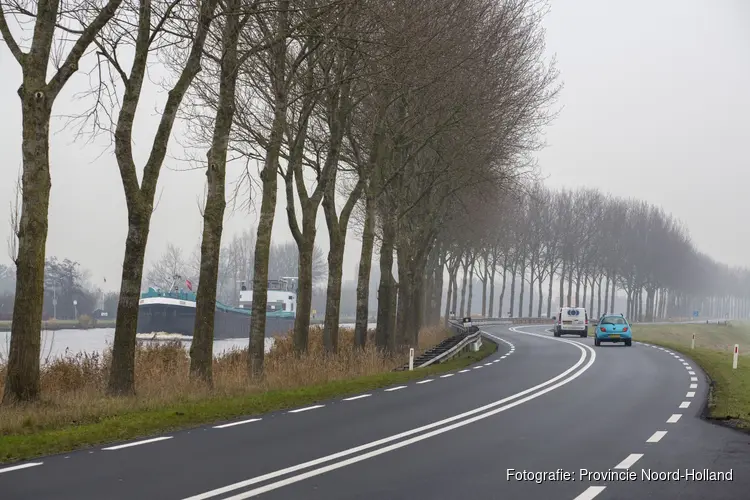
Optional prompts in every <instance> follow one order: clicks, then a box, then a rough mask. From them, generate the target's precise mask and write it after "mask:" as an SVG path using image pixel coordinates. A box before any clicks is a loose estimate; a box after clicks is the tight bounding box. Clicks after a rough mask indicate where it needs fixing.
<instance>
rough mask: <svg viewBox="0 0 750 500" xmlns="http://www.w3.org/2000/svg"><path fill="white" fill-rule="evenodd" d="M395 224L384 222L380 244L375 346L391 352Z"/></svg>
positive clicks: (386, 219) (385, 219)
mask: <svg viewBox="0 0 750 500" xmlns="http://www.w3.org/2000/svg"><path fill="white" fill-rule="evenodd" d="M395 237H396V234H395V228H394V222H393V221H391V219H390V217H385V218H384V220H383V238H382V240H381V243H380V284H379V286H378V317H377V328H376V333H375V344H376V345H377V347H378V348H380V349H384V350H390V349H391V348H392V346H393V345H394V344H393V340H394V338H393V329H392V325H393V322H392V318H393V315H394V312H395V311H394V310H393V309H392V308H393V306H394V301H395V300H396V298H395V294H396V290H395V280H394V279H393V245H394V242H395V241H394V240H395Z"/></svg>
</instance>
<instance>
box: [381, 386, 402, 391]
mask: <svg viewBox="0 0 750 500" xmlns="http://www.w3.org/2000/svg"><path fill="white" fill-rule="evenodd" d="M401 389H406V386H405V385H399V386H396V387H391V388H390V389H383V390H384V391H385V392H391V391H399V390H401Z"/></svg>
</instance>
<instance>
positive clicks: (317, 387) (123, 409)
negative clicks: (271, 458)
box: [0, 328, 497, 462]
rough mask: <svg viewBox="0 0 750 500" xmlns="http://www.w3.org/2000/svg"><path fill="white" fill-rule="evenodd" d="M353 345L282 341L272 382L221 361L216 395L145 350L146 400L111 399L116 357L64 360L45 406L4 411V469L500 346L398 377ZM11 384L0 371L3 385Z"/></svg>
mask: <svg viewBox="0 0 750 500" xmlns="http://www.w3.org/2000/svg"><path fill="white" fill-rule="evenodd" d="M370 333H371V335H372V333H373V332H370ZM448 335H450V332H448V331H446V330H444V329H443V328H431V329H425V330H423V331H422V332H421V333H420V350H423V349H426V348H429V347H431V346H433V345H435V344H437V343H439V342H440V341H441V340H442V339H444V338H445V337H446V336H448ZM352 342H353V331H352V330H342V331H341V338H340V344H339V353H338V354H337V355H334V356H330V355H329V356H327V355H325V353H324V352H323V347H322V345H323V344H322V330H321V329H319V328H313V329H312V330H311V334H310V349H309V352H308V353H307V354H305V355H303V356H301V357H297V356H295V354H294V353H293V352H292V339H291V338H290V337H284V338H278V339H277V340H276V342H275V344H274V347H273V348H272V349H271V351H270V352H269V353H268V354H267V355H266V363H265V378H264V380H262V381H252V382H249V381H248V379H247V376H246V373H247V350H240V349H237V350H234V351H233V352H229V353H226V354H224V355H222V356H220V357H218V358H217V359H216V360H215V361H214V382H215V384H214V385H215V386H214V388H213V389H212V390H209V389H207V388H206V387H204V386H201V385H199V384H195V383H193V382H191V381H190V380H189V378H188V367H189V359H188V357H187V355H186V352H185V350H184V349H183V348H182V346H181V345H179V344H175V343H171V344H154V345H151V344H145V345H144V344H139V346H138V351H137V353H136V385H137V391H138V394H137V396H134V397H132V398H109V397H107V396H105V395H104V387H105V384H106V375H107V373H108V367H109V353H105V354H104V355H103V356H86V355H78V356H71V357H69V358H67V359H60V360H58V361H56V362H54V363H52V364H50V365H49V366H48V367H46V368H45V369H44V370H43V373H42V390H43V401H42V402H40V403H38V404H35V405H31V406H19V407H12V408H4V409H3V411H2V412H0V436H2V439H0V462H10V461H16V460H22V459H26V458H31V457H35V456H39V455H46V454H51V453H58V452H64V451H69V450H73V449H77V448H82V447H86V446H91V445H97V444H103V443H108V442H113V441H120V440H127V439H134V438H138V437H142V436H147V435H150V434H155V433H159V432H165V431H169V430H174V429H179V428H185V427H190V426H194V425H199V424H208V423H212V422H216V421H221V420H228V419H232V418H236V417H240V416H245V415H257V414H261V413H266V412H270V411H276V410H282V409H287V408H292V407H297V406H303V405H307V404H312V403H315V402H316V401H321V400H325V399H328V398H332V397H338V396H345V395H350V394H355V393H358V392H361V391H365V390H371V389H376V388H379V387H385V386H388V385H391V384H395V383H400V382H405V381H407V380H413V379H415V378H421V377H424V376H427V375H430V374H434V373H441V372H445V371H449V370H453V369H456V368H459V367H463V366H466V365H469V364H471V363H474V362H475V361H478V360H479V359H482V358H483V357H485V356H487V355H489V354H491V353H492V352H494V350H495V349H496V348H497V346H496V345H495V344H492V343H487V342H485V343H484V347H483V348H482V349H481V350H480V351H479V352H473V353H465V354H463V355H461V356H460V357H457V358H456V359H454V360H452V361H450V362H448V363H445V364H439V365H434V366H430V367H427V368H425V369H419V370H414V371H411V372H410V371H401V372H394V371H393V369H394V368H396V367H397V366H400V365H402V364H403V363H404V359H403V357H398V358H388V357H385V356H383V355H382V354H381V353H379V352H377V351H376V350H375V349H374V348H373V347H372V342H370V344H369V345H370V347H368V348H367V349H365V350H364V351H360V352H356V351H354V350H353V349H352ZM4 378H5V377H4V373H3V368H2V367H0V384H2V381H4ZM0 390H2V386H1V385H0Z"/></svg>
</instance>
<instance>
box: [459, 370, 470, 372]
mask: <svg viewBox="0 0 750 500" xmlns="http://www.w3.org/2000/svg"><path fill="white" fill-rule="evenodd" d="M468 371H470V370H461V371H460V372H458V373H466V372H468Z"/></svg>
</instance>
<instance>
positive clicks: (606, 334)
mask: <svg viewBox="0 0 750 500" xmlns="http://www.w3.org/2000/svg"><path fill="white" fill-rule="evenodd" d="M595 332H596V334H595V335H594V345H596V346H598V345H601V343H602V342H613V343H619V342H624V343H625V346H627V347H630V346H631V344H632V342H633V331H632V329H631V328H630V324H629V323H628V320H626V319H625V316H623V315H622V314H605V315H604V316H602V317H601V319H600V320H599V323H598V324H597V325H596V330H595Z"/></svg>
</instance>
